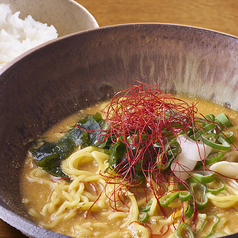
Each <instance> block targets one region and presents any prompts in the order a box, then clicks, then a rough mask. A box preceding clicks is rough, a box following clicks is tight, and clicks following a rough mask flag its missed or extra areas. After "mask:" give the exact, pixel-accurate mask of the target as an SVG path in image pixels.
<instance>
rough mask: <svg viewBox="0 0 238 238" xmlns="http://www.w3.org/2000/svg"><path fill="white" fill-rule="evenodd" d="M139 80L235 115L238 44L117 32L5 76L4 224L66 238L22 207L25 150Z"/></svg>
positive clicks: (89, 37)
mask: <svg viewBox="0 0 238 238" xmlns="http://www.w3.org/2000/svg"><path fill="white" fill-rule="evenodd" d="M135 80H139V81H142V82H145V83H148V84H153V83H154V82H157V83H159V87H160V88H161V89H162V90H164V91H167V92H172V93H174V92H175V91H181V92H184V93H191V94H193V95H196V96H199V97H202V98H205V99H208V100H213V101H215V102H218V103H220V104H222V105H225V106H228V107H230V108H233V109H235V110H236V109H238V39H237V38H236V37H233V36H230V35H226V34H222V33H218V32H214V31H210V30H205V29H200V28H194V27H188V26H180V25H169V24H128V25H118V26H110V27H104V28H98V29H94V30H90V31H85V32H81V33H75V34H71V35H68V36H64V37H61V38H58V39H56V40H54V41H52V42H50V43H46V44H43V45H41V46H39V47H37V48H35V49H33V50H31V51H29V52H27V53H25V54H23V55H22V56H20V57H18V58H17V59H15V60H14V61H13V62H11V63H10V64H9V65H8V67H6V68H5V69H4V70H2V71H0V111H1V114H0V125H1V126H0V151H1V153H0V161H1V167H0V218H1V219H3V220H4V221H6V222H8V223H9V224H10V225H12V226H14V227H16V228H17V229H19V230H21V231H22V232H23V233H24V234H26V235H28V236H30V237H37V238H43V237H44V238H45V237H49V238H55V237H60V238H63V237H66V236H63V235H59V234H56V233H53V232H51V231H47V230H45V229H43V228H40V227H38V226H37V225H36V224H35V223H34V222H32V221H31V219H30V218H29V216H28V215H27V212H26V210H25V208H24V206H23V204H22V202H21V191H20V186H19V178H20V175H21V171H22V167H23V163H24V160H25V157H26V154H27V149H28V148H27V146H26V144H27V142H28V140H30V139H31V138H35V137H36V136H37V135H39V134H41V133H43V132H44V131H46V130H47V129H48V128H49V127H51V126H52V125H54V124H55V123H56V122H58V121H60V120H62V119H63V118H65V117H66V116H68V115H70V114H73V113H74V112H76V111H78V110H80V109H81V108H84V107H88V106H90V105H93V104H95V103H96V102H98V101H103V100H105V99H108V98H110V97H111V96H112V95H113V93H115V92H117V91H119V90H122V89H125V88H126V87H127V86H128V85H129V84H134V83H135ZM230 237H236V235H233V236H230Z"/></svg>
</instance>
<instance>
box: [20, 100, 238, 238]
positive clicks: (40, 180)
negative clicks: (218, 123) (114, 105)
mask: <svg viewBox="0 0 238 238" xmlns="http://www.w3.org/2000/svg"><path fill="white" fill-rule="evenodd" d="M185 100H186V101H188V102H191V101H193V100H194V99H191V98H186V99H185ZM104 106H105V103H103V104H100V105H96V106H95V107H92V108H89V109H87V110H83V111H81V112H80V113H76V114H75V115H73V116H71V117H69V118H67V119H65V120H63V121H62V122H61V123H59V124H57V125H56V126H54V127H53V128H52V129H51V130H49V131H48V132H46V133H45V135H43V137H45V138H47V140H48V141H57V140H58V139H59V138H61V137H62V135H63V134H64V133H65V132H66V131H67V130H68V129H69V128H70V126H72V125H74V124H75V122H76V121H78V120H79V119H80V117H81V116H82V115H83V114H84V113H86V114H92V115H93V114H95V112H100V111H101V110H102V108H104ZM197 108H198V110H199V112H201V113H202V114H203V115H207V114H209V113H211V112H212V113H213V114H214V115H218V114H220V113H221V112H224V113H225V114H226V115H228V117H229V119H230V120H231V122H232V124H233V125H234V132H235V133H234V134H235V141H236V142H237V141H238V133H237V132H236V125H238V113H237V112H236V111H233V110H230V109H228V108H225V107H223V106H219V105H217V104H213V103H211V102H207V101H200V102H199V104H198V105H197ZM237 130H238V127H237ZM92 151H93V150H92ZM96 151H97V153H98V156H103V155H101V154H100V153H102V150H100V149H98V150H96ZM90 153H91V151H90ZM82 158H83V159H82ZM106 158H107V157H105V158H104V157H103V159H102V165H101V166H104V165H105V163H106V162H105V161H106ZM81 159H82V160H85V161H84V162H82V163H83V164H77V165H75V166H76V169H78V170H84V171H89V172H90V171H93V173H95V174H96V173H97V171H98V169H99V163H98V162H97V161H96V162H95V160H94V159H90V158H86V157H84V156H83V157H81ZM66 160H67V159H66ZM237 162H238V159H237ZM63 163H65V164H67V163H66V162H63ZM75 163H76V162H75ZM77 163H78V162H77ZM103 163H104V164H103ZM67 166H68V167H69V165H65V167H67ZM68 167H67V168H68ZM75 179H76V178H75ZM222 179H225V178H222ZM86 180H87V176H85V177H84V179H82V180H81V184H83V183H84V185H82V186H84V195H83V196H84V197H83V198H82V197H81V198H80V199H81V200H80V201H79V202H78V203H80V202H81V203H82V207H83V205H85V204H86V202H87V201H88V200H89V201H93V202H95V201H97V197H99V195H100V194H101V197H103V196H104V195H105V193H106V192H108V194H110V187H109V188H108V190H105V191H104V188H103V185H102V184H103V182H102V183H101V182H94V181H93V180H90V181H89V182H85V181H86ZM102 180H104V182H105V177H104V178H103V179H102ZM226 180H227V181H228V180H231V181H232V183H233V186H235V187H236V188H237V193H236V194H233V195H236V196H237V197H238V183H236V181H235V180H233V179H226ZM73 181H74V180H73ZM95 181H98V179H97V180H95ZM72 183H73V182H72ZM79 184H80V182H79ZM79 184H77V186H78V187H77V188H71V189H72V190H70V183H68V182H67V181H65V180H64V179H58V178H55V177H53V176H51V175H49V174H48V173H47V172H45V171H44V170H42V169H41V168H38V167H37V166H36V164H35V163H34V161H33V157H32V156H31V155H30V154H29V156H28V157H27V159H26V162H25V167H24V171H23V175H22V182H21V189H22V197H23V202H24V204H25V206H26V208H27V210H28V212H29V214H30V215H31V216H32V218H33V219H34V221H35V222H36V223H37V224H39V225H41V226H43V227H45V228H46V229H51V230H53V231H55V232H58V233H61V234H65V235H68V236H72V237H108V238H109V237H128V238H129V237H157V236H158V235H162V234H164V236H163V237H174V236H175V230H176V228H177V227H178V225H179V223H178V222H176V219H177V218H179V217H181V214H180V213H181V211H180V209H181V208H180V207H177V204H176V203H174V204H173V203H172V205H171V206H170V207H167V208H166V213H167V214H169V216H168V217H167V218H165V217H164V216H163V213H162V212H161V209H160V208H159V207H158V205H155V208H154V210H153V213H152V212H151V211H150V212H151V214H150V218H149V219H148V220H147V221H146V222H145V223H144V224H142V223H139V222H138V219H137V216H138V214H137V213H138V211H137V210H135V211H133V209H134V208H133V207H129V208H128V207H127V206H125V205H124V204H123V203H125V204H127V205H128V204H130V205H131V204H133V203H137V205H138V207H140V206H144V207H145V206H146V204H147V203H148V201H149V200H150V199H152V201H154V203H153V204H155V203H156V202H155V200H153V196H152V195H151V194H150V192H149V188H145V189H144V190H143V189H137V188H131V189H130V191H128V193H127V195H126V197H124V198H123V201H122V202H118V204H117V207H116V209H112V205H111V204H110V203H109V201H108V200H106V199H105V198H104V200H100V199H99V200H98V202H99V203H101V204H100V205H98V206H96V208H95V209H94V208H92V209H91V208H90V209H91V212H90V213H87V209H84V208H83V209H82V207H81V209H80V208H79V207H76V206H67V204H66V203H65V201H68V203H73V202H74V199H75V197H74V195H75V193H77V191H79V190H80V189H81V187H80V186H81V185H79ZM56 190H57V193H55V191H56ZM59 190H61V191H59ZM69 190H70V191H71V192H69ZM145 193H147V196H145ZM133 194H135V196H134V195H133ZM108 196H109V195H108ZM73 197H74V198H73ZM82 199H85V201H84V200H82ZM133 199H135V201H134V200H133ZM84 203H85V204H84ZM103 203H105V204H103ZM47 204H48V205H47ZM62 204H65V205H64V206H65V207H64V208H62ZM68 205H69V204H68ZM114 205H115V204H114ZM237 209H238V206H237V203H234V205H233V206H231V207H228V208H218V207H216V206H215V205H214V204H213V203H212V202H211V200H209V203H208V206H207V207H206V208H205V209H203V210H200V211H198V216H197V219H196V222H198V224H199V223H201V222H202V221H203V218H204V217H206V214H215V215H217V216H219V218H220V222H219V224H218V225H217V226H216V227H215V228H214V232H224V233H221V234H224V235H226V234H232V233H236V232H238V227H237V224H236V219H237V216H238V212H237ZM60 210H61V212H60ZM62 210H63V212H62ZM170 215H171V216H170ZM128 217H129V218H128ZM131 219H135V220H136V222H134V221H132V220H131ZM178 220H179V219H178ZM188 220H189V219H188ZM190 221H191V219H190ZM173 223H174V224H173ZM198 226H199V225H198ZM206 226H207V225H206ZM209 229H211V228H210V227H209V226H207V228H206V227H205V228H204V229H203V231H202V232H200V233H199V237H202V236H204V235H206V232H207V230H209ZM156 235H157V236H156Z"/></svg>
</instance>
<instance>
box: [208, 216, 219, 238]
mask: <svg viewBox="0 0 238 238" xmlns="http://www.w3.org/2000/svg"><path fill="white" fill-rule="evenodd" d="M209 220H211V221H209ZM219 222H220V218H219V217H218V216H217V215H214V214H210V215H208V216H207V219H206V223H207V224H212V226H211V230H210V232H209V233H208V235H207V236H206V237H210V236H211V235H212V234H213V233H214V229H215V227H216V226H217V224H218V223H219Z"/></svg>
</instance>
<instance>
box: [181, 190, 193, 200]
mask: <svg viewBox="0 0 238 238" xmlns="http://www.w3.org/2000/svg"><path fill="white" fill-rule="evenodd" d="M191 199H192V195H191V193H190V192H189V191H187V190H186V191H180V192H179V200H180V201H182V202H185V201H188V200H191Z"/></svg>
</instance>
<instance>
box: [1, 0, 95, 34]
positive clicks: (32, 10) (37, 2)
mask: <svg viewBox="0 0 238 238" xmlns="http://www.w3.org/2000/svg"><path fill="white" fill-rule="evenodd" d="M1 3H5V4H9V6H10V8H11V10H12V12H13V13H15V12H17V11H20V18H22V19H24V18H25V17H27V16H28V15H31V16H32V17H33V18H34V19H35V20H36V21H40V22H42V23H47V24H48V25H53V26H55V28H56V29H57V32H58V34H59V36H64V35H67V34H71V33H74V32H78V31H83V30H88V29H93V28H97V27H98V23H97V21H96V20H95V18H94V17H93V16H92V14H91V13H90V12H88V10H87V9H85V8H84V7H83V6H82V5H80V4H78V3H77V2H75V1H73V0H0V4H1Z"/></svg>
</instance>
